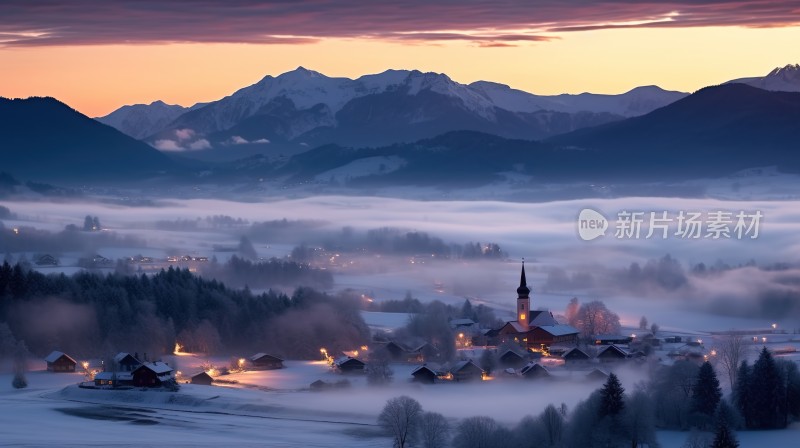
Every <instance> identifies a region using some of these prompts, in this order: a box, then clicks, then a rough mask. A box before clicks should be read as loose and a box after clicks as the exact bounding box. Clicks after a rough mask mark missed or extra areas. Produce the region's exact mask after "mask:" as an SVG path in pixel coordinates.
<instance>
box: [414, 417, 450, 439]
mask: <svg viewBox="0 0 800 448" xmlns="http://www.w3.org/2000/svg"><path fill="white" fill-rule="evenodd" d="M449 436H450V425H449V424H448V423H447V419H445V418H444V416H443V415H442V414H439V413H437V412H426V413H424V414H422V418H421V419H420V424H419V441H420V443H421V446H422V447H423V448H443V447H445V446H447V441H448V440H449V438H450V437H449Z"/></svg>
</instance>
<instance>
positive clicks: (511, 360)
mask: <svg viewBox="0 0 800 448" xmlns="http://www.w3.org/2000/svg"><path fill="white" fill-rule="evenodd" d="M500 365H501V366H503V367H506V368H509V367H510V368H514V369H516V368H519V367H522V366H524V365H525V358H523V357H522V355H520V354H519V353H517V352H515V351H514V350H511V349H509V350H506V351H505V352H504V353H503V354H502V355H500Z"/></svg>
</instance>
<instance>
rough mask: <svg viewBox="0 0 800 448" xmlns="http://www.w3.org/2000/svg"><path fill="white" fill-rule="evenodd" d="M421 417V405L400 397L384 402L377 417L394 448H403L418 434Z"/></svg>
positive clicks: (406, 397) (411, 399)
mask: <svg viewBox="0 0 800 448" xmlns="http://www.w3.org/2000/svg"><path fill="white" fill-rule="evenodd" d="M421 415H422V405H420V404H419V402H418V401H417V400H414V399H413V398H411V397H408V396H406V395H402V396H400V397H395V398H392V399H390V400H389V401H387V402H386V406H384V407H383V410H382V411H381V414H380V415H379V416H378V424H379V425H381V426H382V427H383V428H384V429H385V430H386V432H388V433H389V434H391V436H392V437H393V438H394V447H395V448H404V447H406V446H408V445H409V444H410V442H411V440H412V439H413V438H414V436H415V435H416V434H417V433H418V432H419V429H418V428H419V424H420V416H421Z"/></svg>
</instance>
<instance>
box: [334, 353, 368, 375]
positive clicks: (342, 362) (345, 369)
mask: <svg viewBox="0 0 800 448" xmlns="http://www.w3.org/2000/svg"><path fill="white" fill-rule="evenodd" d="M333 364H334V365H335V366H336V368H337V369H339V371H340V372H342V373H361V372H363V371H364V367H365V366H366V364H365V363H364V361H362V360H360V359H358V358H353V357H352V356H343V357H341V358H339V359H337V360H336V362H334V363H333Z"/></svg>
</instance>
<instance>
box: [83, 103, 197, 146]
mask: <svg viewBox="0 0 800 448" xmlns="http://www.w3.org/2000/svg"><path fill="white" fill-rule="evenodd" d="M189 110H191V109H190V108H188V107H183V106H179V105H176V104H166V103H164V102H163V101H160V100H159V101H154V102H152V103H150V104H134V105H131V106H122V107H120V108H119V109H117V110H115V111H114V112H111V113H110V114H108V115H106V116H104V117H98V118H96V120H97V121H99V122H101V123H103V124H107V125H109V126H111V127H114V128H116V129H117V130H119V131H121V132H123V133H125V134H128V135H129V136H131V137H133V138H136V139H143V138H145V137H147V136H149V135H152V134H154V133H156V132H158V131H160V130H161V129H164V128H165V127H166V126H167V125H169V124H170V123H171V122H172V120H174V119H176V118H178V117H179V116H180V115H181V114H183V113H184V112H187V111H189Z"/></svg>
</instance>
